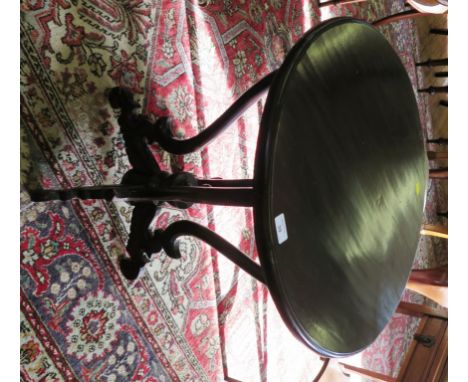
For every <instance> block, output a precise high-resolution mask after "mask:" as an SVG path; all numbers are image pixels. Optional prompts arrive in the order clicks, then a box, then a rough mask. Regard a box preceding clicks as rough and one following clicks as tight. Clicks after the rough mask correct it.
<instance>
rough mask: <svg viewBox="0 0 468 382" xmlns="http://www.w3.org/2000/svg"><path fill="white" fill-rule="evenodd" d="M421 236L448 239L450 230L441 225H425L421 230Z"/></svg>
mask: <svg viewBox="0 0 468 382" xmlns="http://www.w3.org/2000/svg"><path fill="white" fill-rule="evenodd" d="M421 235H424V236H434V237H440V238H442V239H448V228H447V227H444V226H441V225H431V224H424V225H423V226H422V229H421Z"/></svg>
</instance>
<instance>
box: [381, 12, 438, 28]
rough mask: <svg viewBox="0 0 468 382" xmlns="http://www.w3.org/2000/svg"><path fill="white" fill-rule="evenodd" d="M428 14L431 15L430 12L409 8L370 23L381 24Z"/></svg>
mask: <svg viewBox="0 0 468 382" xmlns="http://www.w3.org/2000/svg"><path fill="white" fill-rule="evenodd" d="M429 15H431V13H422V12H419V11H417V10H416V9H410V10H408V11H403V12H400V13H396V14H394V15H390V16H387V17H384V18H382V19H380V20H376V21H374V22H373V23H372V25H374V26H381V25H386V24H390V23H393V22H396V21H402V20H406V19H412V18H414V17H420V16H429Z"/></svg>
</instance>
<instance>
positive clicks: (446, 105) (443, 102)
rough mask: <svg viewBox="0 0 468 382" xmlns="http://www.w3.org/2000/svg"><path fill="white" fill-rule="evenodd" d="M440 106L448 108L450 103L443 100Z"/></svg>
mask: <svg viewBox="0 0 468 382" xmlns="http://www.w3.org/2000/svg"><path fill="white" fill-rule="evenodd" d="M439 105H440V106H445V107H448V101H447V100H445V99H441V100H440V101H439Z"/></svg>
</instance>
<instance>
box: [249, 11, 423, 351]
mask: <svg viewBox="0 0 468 382" xmlns="http://www.w3.org/2000/svg"><path fill="white" fill-rule="evenodd" d="M254 171H255V176H254V182H255V183H254V187H255V189H256V190H257V192H258V195H259V196H258V200H257V201H256V203H255V206H254V218H255V235H256V242H257V247H258V252H259V257H260V262H261V265H262V268H263V269H264V272H265V277H266V281H267V284H268V288H269V290H270V292H271V295H272V297H273V299H274V301H275V303H276V306H277V308H278V310H279V312H280V314H281V315H282V317H283V320H284V321H285V323H286V324H287V326H288V327H289V329H290V330H291V331H292V332H293V333H294V334H295V335H296V336H297V337H298V338H299V339H301V340H302V341H303V342H304V343H305V344H306V345H307V346H309V347H310V348H312V349H313V350H315V351H317V352H319V353H320V354H323V355H326V356H335V357H336V356H344V355H349V354H353V353H355V352H358V351H361V350H362V349H364V348H365V347H367V346H368V345H370V344H371V343H372V342H373V341H374V340H375V339H376V337H377V336H378V334H379V333H380V332H381V331H382V330H383V328H384V327H385V325H386V324H387V323H388V321H389V320H390V318H391V316H392V315H393V313H394V311H395V309H396V307H397V305H398V302H399V301H400V298H401V294H402V292H403V290H404V288H405V284H406V281H407V279H408V277H409V273H410V270H411V266H412V263H413V259H414V255H415V252H416V249H417V245H418V240H419V231H420V227H421V223H422V216H423V209H424V202H425V192H426V186H427V174H428V169H427V159H426V153H425V149H424V144H423V140H422V133H421V128H420V123H419V115H418V108H417V104H416V100H415V96H414V92H413V88H412V86H411V82H410V80H409V78H408V75H407V73H406V71H405V68H404V66H403V64H402V63H401V61H400V59H399V57H398V55H397V54H396V53H395V51H394V50H393V48H392V47H391V46H390V44H389V43H388V42H387V40H386V39H385V37H384V36H383V35H382V34H381V33H380V32H378V31H377V30H376V29H374V28H373V27H372V26H370V25H369V24H367V23H364V22H362V21H358V20H354V19H350V18H337V19H332V20H329V21H327V22H325V23H323V24H321V25H319V26H318V27H316V28H314V29H313V30H311V31H309V32H308V33H307V34H306V35H304V36H303V38H302V39H301V40H300V41H299V42H298V43H296V45H295V46H294V47H293V48H292V50H291V51H290V52H289V53H288V55H287V57H286V59H285V61H284V63H283V65H282V66H281V67H280V69H279V70H278V73H277V75H276V76H275V78H274V80H273V84H272V86H271V88H270V91H269V93H268V97H267V101H266V104H265V109H264V113H263V116H262V121H261V127H260V132H259V140H258V144H257V154H256V158H255V170H254Z"/></svg>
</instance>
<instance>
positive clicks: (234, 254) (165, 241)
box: [121, 220, 266, 284]
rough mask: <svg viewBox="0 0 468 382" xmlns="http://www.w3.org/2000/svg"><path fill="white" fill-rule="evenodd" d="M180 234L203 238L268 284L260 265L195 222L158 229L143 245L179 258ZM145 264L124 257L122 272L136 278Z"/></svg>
mask: <svg viewBox="0 0 468 382" xmlns="http://www.w3.org/2000/svg"><path fill="white" fill-rule="evenodd" d="M180 236H194V237H196V238H198V239H200V240H203V241H204V242H205V243H207V244H209V245H210V246H212V247H213V248H215V249H216V250H217V251H219V252H220V253H222V254H223V255H224V256H226V257H227V258H228V259H229V260H231V261H232V262H233V263H235V264H236V265H237V266H239V267H240V268H242V269H243V270H244V271H245V272H247V273H248V274H250V275H251V276H252V277H254V278H255V279H257V280H258V281H260V282H262V283H264V284H266V281H265V277H264V275H263V271H262V268H261V267H260V265H258V264H257V263H255V262H254V261H253V260H251V259H250V258H248V257H247V256H246V255H244V254H243V253H242V252H241V251H239V250H238V249H237V248H236V247H234V246H233V245H232V244H231V243H229V242H228V241H227V240H225V239H223V238H222V237H221V236H219V235H217V234H216V233H214V232H212V231H210V230H209V229H208V228H206V227H203V226H201V225H199V224H197V223H194V222H190V221H186V220H181V221H178V222H175V223H173V224H171V225H170V226H169V227H167V228H166V230H164V231H162V230H157V231H155V232H154V234H153V236H152V237H151V238H146V239H145V240H146V242H145V243H144V244H143V247H145V248H151V249H155V250H157V249H160V248H161V247H162V248H163V249H164V251H165V252H166V254H167V255H168V256H169V257H172V258H174V259H178V258H180V252H179V246H178V243H177V239H178V238H179V237H180ZM144 264H145V262H144V261H139V259H135V260H134V259H133V258H131V259H122V261H121V269H122V273H123V274H124V275H125V276H126V277H127V275H130V276H132V277H131V279H134V278H136V277H137V276H138V273H139V271H140V268H141V267H143V266H144ZM127 278H128V277H127Z"/></svg>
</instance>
